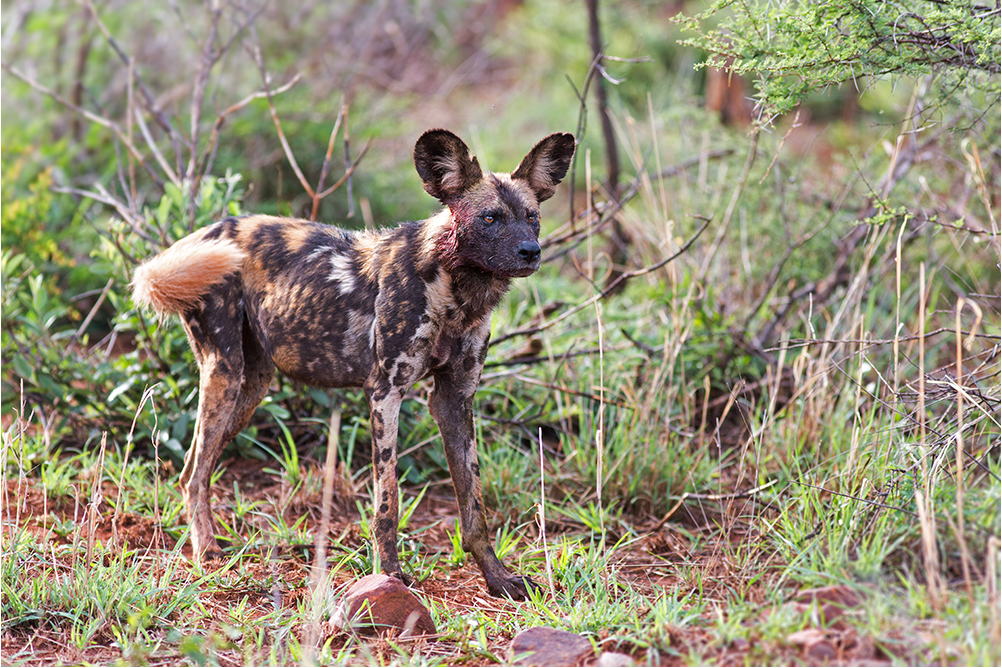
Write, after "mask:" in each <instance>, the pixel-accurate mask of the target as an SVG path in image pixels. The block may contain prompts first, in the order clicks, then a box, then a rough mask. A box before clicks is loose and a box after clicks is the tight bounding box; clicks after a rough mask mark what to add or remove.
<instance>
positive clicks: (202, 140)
mask: <svg viewBox="0 0 1002 668" xmlns="http://www.w3.org/2000/svg"><path fill="white" fill-rule="evenodd" d="M590 9H592V10H596V11H595V12H594V13H593V17H594V18H597V19H598V23H595V22H594V20H593V21H589V10H590ZM2 12H3V15H2V16H3V35H2V60H3V112H4V115H5V120H6V122H5V123H3V125H2V147H0V160H2V175H3V176H2V213H0V215H2V266H0V270H2V362H3V371H2V374H0V382H2V406H0V410H2V417H3V443H2V447H3V452H2V457H0V461H2V462H3V467H4V472H3V489H2V490H0V497H2V503H3V521H4V524H3V533H2V538H3V564H2V571H3V573H2V587H3V597H2V598H3V602H2V619H3V622H2V651H3V658H4V661H5V663H10V664H22V663H24V664H51V663H80V662H83V661H87V662H93V663H115V662H124V663H129V664H137V663H150V664H156V663H178V662H183V663H190V664H221V663H226V664H244V663H248V664H261V663H277V664H289V663H292V662H300V661H303V662H307V661H319V662H322V663H338V664H340V663H352V662H355V663H363V664H366V663H373V662H378V663H398V664H419V663H420V664H425V663H428V664H432V663H446V664H470V663H498V662H506V661H508V660H509V657H507V656H506V654H505V652H506V649H505V648H506V643H507V641H508V640H509V639H510V638H511V636H512V635H513V634H514V633H516V632H518V631H519V630H521V629H523V628H527V627H529V626H532V625H540V624H545V625H550V626H557V627H560V628H564V629H568V630H571V631H574V632H578V633H584V634H586V635H588V636H589V637H590V638H592V639H593V641H594V643H595V644H596V647H597V648H599V649H605V650H618V651H620V652H624V653H627V654H630V655H631V656H632V657H633V659H634V660H636V661H637V662H639V663H646V664H682V663H692V664H705V663H710V662H720V663H723V662H729V663H735V662H737V663H750V664H768V663H798V662H806V663H820V662H833V663H834V662H851V661H854V660H859V661H870V662H891V663H904V664H915V663H945V662H950V663H959V664H979V665H998V664H999V662H1000V661H1002V651H1000V638H999V575H1000V573H999V556H1000V554H999V552H1000V503H1002V500H1000V482H999V481H1000V479H999V474H1000V470H999V469H1000V465H999V443H1000V432H1002V427H1000V417H999V399H1000V390H999V387H1000V377H999V346H1000V320H1002V317H1000V296H999V295H1000V282H1002V278H1000V269H999V263H1000V259H999V258H1000V240H999V216H1000V171H1002V170H1000V155H1002V153H1000V121H999V117H1000V114H999V41H1000V28H999V25H1000V21H999V16H1000V9H999V4H998V3H997V2H996V3H995V4H994V5H991V4H984V5H982V4H978V3H977V2H972V1H968V0H928V1H921V2H913V3H908V7H905V6H903V5H900V4H896V3H890V2H870V1H869V0H860V1H858V2H855V1H854V2H848V3H847V2H837V3H836V2H828V1H827V0H823V1H821V2H810V3H807V2H788V3H765V2H761V3H745V2H742V3H733V2H728V1H718V2H716V3H708V2H707V3H704V2H700V1H689V2H685V1H682V2H672V3H663V2H643V1H641V0H629V1H624V2H618V3H604V4H602V5H601V6H597V3H595V2H585V3H571V4H568V3H562V2H548V1H545V0H525V1H524V2H523V1H518V0H475V1H461V0H422V1H420V2H404V1H402V0H382V1H381V2H376V3H368V2H344V3H337V2H335V3H311V2H306V3H298V4H297V5H296V6H295V7H292V8H290V7H289V6H287V5H282V6H280V3H255V2H251V1H247V2H244V1H243V0H227V1H220V2H211V3H208V2H207V3H198V2H191V1H188V0H175V1H173V2H169V3H160V4H156V3H154V4H153V5H151V4H150V3H137V2H127V1H124V0H106V1H104V2H94V1H93V0H84V1H83V2H78V3H73V2H64V1H60V0H56V1H55V2H49V3H40V2H21V3H14V4H11V3H6V4H5V5H4V7H3V10H2ZM596 29H597V30H598V32H597V33H596V32H595V31H596ZM430 127H448V128H450V129H452V130H454V131H456V132H457V133H458V134H460V135H461V136H463V137H464V138H465V139H467V141H468V142H469V143H470V145H471V147H472V148H473V149H474V151H475V153H477V155H478V156H479V157H480V159H481V161H482V162H483V163H485V164H486V165H488V166H489V167H490V168H492V169H496V170H507V169H511V168H512V167H514V165H515V164H516V162H517V160H518V159H519V158H520V157H521V156H522V155H524V154H525V152H526V151H527V150H528V149H529V148H530V147H531V146H532V144H533V143H534V142H535V141H536V140H538V139H539V138H540V137H542V136H543V135H545V134H547V133H549V132H553V131H557V130H569V131H576V134H577V135H578V138H579V141H580V146H579V150H578V153H577V156H576V159H575V165H574V168H573V170H572V174H571V175H570V176H569V178H568V183H567V185H566V186H563V187H562V189H561V190H560V191H559V192H558V195H557V197H555V198H554V199H553V200H551V201H550V202H549V203H547V205H546V208H544V218H545V219H546V221H545V223H544V228H543V235H544V237H545V239H544V248H545V257H546V261H545V263H544V268H543V269H542V270H541V272H540V273H539V274H537V275H536V276H534V277H532V278H531V279H528V280H522V281H518V282H516V284H515V285H514V287H513V289H512V292H511V294H510V295H509V297H508V299H507V300H506V301H505V302H504V304H503V305H502V307H501V308H500V309H499V310H498V312H497V313H496V315H495V320H494V324H493V333H494V334H493V343H492V348H491V352H490V356H489V359H488V363H487V369H486V370H485V374H484V382H483V383H482V388H481V391H480V392H479V393H478V398H477V406H476V411H477V416H478V430H479V432H480V434H479V435H480V443H481V446H480V447H481V459H482V469H483V470H484V472H485V477H484V483H485V495H486V496H487V497H488V505H489V507H490V508H491V509H492V516H491V521H492V523H493V525H494V526H495V527H496V528H497V531H498V533H497V547H498V550H499V552H501V553H502V554H503V555H505V557H506V560H507V561H508V562H509V563H510V564H512V565H513V566H515V567H517V568H518V569H520V570H521V571H523V572H528V573H531V574H532V575H533V577H535V578H536V580H537V581H538V582H541V583H545V587H544V588H545V589H546V593H545V594H544V595H543V597H542V598H541V600H536V601H532V602H528V603H525V604H518V605H515V604H511V603H507V602H495V601H490V602H487V601H485V599H484V598H483V593H482V591H481V583H480V581H479V580H478V579H477V578H476V577H475V566H471V565H470V564H467V563H466V562H465V557H464V555H463V554H462V551H461V550H460V549H459V548H458V543H459V539H458V527H457V526H456V524H455V516H456V511H455V508H454V501H452V500H451V498H450V494H451V487H450V486H449V485H448V472H447V468H446V464H445V461H444V456H443V454H442V452H441V449H440V446H439V444H438V436H437V432H436V430H435V428H434V424H433V422H432V421H431V419H430V417H429V416H428V412H427V408H426V398H427V392H428V387H427V386H426V385H419V386H417V387H415V388H414V391H413V394H412V396H411V398H410V399H409V400H408V401H407V402H405V406H404V413H403V415H402V426H401V443H400V451H401V453H402V456H401V467H400V473H401V475H402V476H403V477H404V478H405V480H406V481H407V484H405V486H404V490H403V492H402V493H403V496H404V502H403V503H402V506H401V507H403V508H406V509H407V512H406V513H405V516H404V517H403V518H402V520H401V525H402V526H401V528H402V538H401V549H402V551H403V554H404V556H405V558H406V559H407V561H408V563H409V568H410V569H411V571H412V572H413V573H414V574H415V575H416V576H417V579H418V580H419V581H420V585H419V590H420V591H421V592H423V594H424V596H425V598H426V600H427V601H428V602H429V605H430V606H431V608H432V612H433V615H434V617H435V619H436V622H437V624H438V627H439V630H440V632H441V635H440V637H439V638H438V639H436V640H434V641H426V642H422V643H418V644H394V643H392V642H387V641H380V642H374V643H373V642H368V643H367V642H365V641H364V640H362V639H359V638H356V637H353V636H348V635H346V634H342V633H336V632H331V631H330V630H329V629H327V630H324V628H323V627H320V628H317V626H316V622H317V621H318V620H320V619H323V618H325V610H327V607H325V606H330V605H332V602H333V601H334V600H335V599H336V595H333V596H327V595H326V592H328V591H329V588H334V590H335V591H336V588H337V587H339V586H341V585H342V584H343V583H345V582H347V581H348V580H350V579H352V578H353V577H354V576H357V575H361V574H364V573H365V572H367V571H369V570H371V568H372V556H371V551H370V548H369V545H368V542H367V532H368V524H367V517H368V512H369V511H368V484H369V478H370V473H371V471H370V470H369V465H368V462H369V450H368V447H369V437H368V415H367V411H366V410H365V407H364V401H363V399H362V397H361V394H360V393H359V392H356V391H341V390H338V391H321V390H315V389H310V388H302V387H296V386H293V385H292V384H291V383H290V382H289V381H287V380H284V379H281V378H278V377H276V379H275V381H274V384H273V386H272V392H271V393H270V395H269V397H268V398H267V399H266V400H265V402H264V404H263V405H262V406H261V408H260V409H259V410H258V413H257V415H256V417H255V419H254V421H253V422H252V425H251V427H249V428H248V429H247V430H246V431H245V433H244V434H242V435H241V436H240V437H238V438H237V439H236V440H235V441H234V443H232V444H231V445H230V446H229V448H228V450H227V454H226V455H225V456H224V460H225V461H224V464H223V470H222V471H221V472H220V474H219V476H218V477H217V481H216V484H215V488H214V494H215V495H216V498H217V501H216V504H215V510H216V514H217V519H218V521H219V522H220V529H221V533H222V535H223V537H225V538H227V539H228V540H229V542H230V545H231V548H230V552H229V553H230V555H231V557H232V559H231V560H230V561H229V563H227V564H226V566H225V567H224V568H222V569H219V570H215V571H211V572H204V571H203V570H202V569H201V567H200V566H198V565H197V564H192V563H190V562H189V561H188V560H186V559H185V558H184V556H185V554H186V552H185V548H186V540H185V538H186V535H185V531H186V526H185V522H184V518H183V515H182V514H181V502H180V497H179V493H178V491H177V471H178V470H179V469H180V463H181V461H182V458H183V456H184V452H185V448H186V446H187V444H188V442H189V440H190V437H191V432H192V426H193V420H194V415H195V410H196V407H197V376H196V372H195V367H194V364H193V360H192V357H191V354H190V352H189V351H188V349H187V343H186V342H185V340H184V335H183V332H182V331H181V329H180V326H179V324H178V323H177V322H176V321H171V322H168V323H165V324H159V323H156V322H154V321H153V320H152V319H151V318H150V317H149V315H148V314H144V313H142V312H139V311H137V310H135V309H134V308H133V307H132V305H131V303H130V302H129V296H128V283H129V280H130V275H131V272H132V269H133V268H134V267H135V265H136V263H137V262H138V261H140V260H142V259H143V258H146V257H148V256H149V255H151V254H152V253H154V252H156V251H157V250H158V249H160V248H162V247H164V246H166V245H168V244H169V243H170V242H172V241H173V240H175V239H177V238H179V237H180V236H183V235H184V234H185V233H186V232H187V231H189V230H191V229H194V228H197V227H200V226H202V225H205V224H208V223H209V222H211V221H214V220H216V219H218V218H219V217H221V216H224V215H227V214H233V213H240V212H250V211H253V212H271V213H280V214H283V215H295V216H305V217H311V216H313V217H316V218H317V219H319V220H324V221H332V222H336V223H338V224H342V225H346V226H349V227H363V226H376V227H379V226H385V225H391V224H394V223H395V222H398V221H401V220H405V219H420V218H423V217H426V216H428V215H430V214H431V213H433V212H434V210H435V203H434V202H433V201H432V200H431V199H430V198H429V197H428V196H427V195H425V194H424V193H423V190H422V188H421V185H420V182H419V179H418V177H417V175H416V174H415V173H414V170H413V168H412V166H411V159H410V151H411V150H412V147H413V142H414V140H415V138H416V137H417V136H418V135H419V134H420V132H422V131H423V130H425V129H427V128H430ZM333 186H337V187H336V189H334V190H332V191H330V192H326V191H328V190H330V189H331V188H332V187H333ZM669 259H670V260H671V261H669V262H666V260H669ZM338 411H339V412H340V422H337V421H335V420H333V419H332V413H336V412H338ZM332 424H337V425H339V426H338V428H337V429H335V432H336V433H334V434H331V433H330V430H331V425H332ZM329 443H334V444H335V447H336V448H337V456H338V464H337V467H338V468H337V476H336V481H335V506H336V512H335V517H336V519H335V520H334V522H333V524H332V525H331V526H330V527H328V529H329V530H328V531H327V532H326V533H324V532H323V531H322V527H326V525H322V524H321V522H320V518H321V509H320V499H321V496H322V485H323V479H324V461H325V457H326V454H325V453H326V450H327V447H328V444H329ZM544 517H545V521H543V518H544ZM544 532H545V533H544ZM322 533H323V534H324V535H325V536H326V537H327V539H329V540H330V542H331V550H332V552H331V554H332V555H333V560H332V561H331V562H330V566H331V568H330V571H329V573H328V572H327V569H326V568H325V569H323V573H324V577H325V578H327V580H324V581H323V582H324V584H323V585H322V586H319V585H317V584H316V582H319V581H320V580H317V581H314V582H311V581H310V570H309V563H310V558H311V557H312V554H313V553H312V550H311V549H310V546H312V545H313V544H314V542H315V541H316V540H317V537H318V535H320V534H322ZM457 583H460V584H457ZM314 591H317V592H320V594H319V595H318V598H317V600H319V601H320V603H319V604H318V605H314V604H313V598H311V594H312V592H314ZM818 592H821V593H818ZM815 599H819V600H820V599H824V600H834V601H836V602H837V603H839V604H840V605H841V606H842V607H837V608H834V609H833V608H830V607H825V606H821V605H820V604H816V605H812V604H810V603H811V601H814V600H815ZM318 638H319V641H318V640H317V639H318ZM315 648H318V649H315Z"/></svg>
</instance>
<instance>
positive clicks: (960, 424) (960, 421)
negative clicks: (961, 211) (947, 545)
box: [955, 297, 974, 610]
mask: <svg viewBox="0 0 1002 668" xmlns="http://www.w3.org/2000/svg"><path fill="white" fill-rule="evenodd" d="M966 303H967V300H966V299H964V298H963V297H961V298H960V299H959V300H958V301H957V314H956V326H957V353H956V354H957V374H956V378H957V386H958V388H959V387H960V385H961V383H962V381H963V378H964V364H963V361H964V345H963V339H961V331H960V313H961V311H963V310H964V305H965V304H966ZM956 484H957V526H956V528H955V531H956V533H957V543H959V544H960V564H961V568H962V569H963V572H964V586H965V587H966V589H967V598H968V600H969V601H970V603H971V609H972V610H973V609H974V587H973V585H972V584H971V570H970V566H969V563H968V562H969V561H970V553H969V552H968V549H967V539H966V538H965V537H964V393H963V392H960V391H958V392H957V479H956Z"/></svg>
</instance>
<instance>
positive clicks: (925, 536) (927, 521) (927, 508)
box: [915, 262, 942, 610]
mask: <svg viewBox="0 0 1002 668" xmlns="http://www.w3.org/2000/svg"><path fill="white" fill-rule="evenodd" d="M925 312H926V276H925V262H921V263H920V264H919V313H918V328H919V333H924V332H925ZM918 348H919V353H918V357H919V359H918V367H919V390H918V408H917V413H918V423H919V424H918V429H919V443H918V445H919V457H920V460H919V461H920V463H921V475H922V485H921V487H920V488H916V490H915V497H916V499H915V500H916V509H917V510H918V514H919V528H920V530H921V534H922V555H923V561H924V564H925V573H926V587H927V588H928V590H929V596H930V598H931V599H932V604H933V607H934V608H936V609H937V610H938V609H939V608H940V606H941V604H942V600H941V597H940V587H939V555H938V553H937V551H936V517H935V514H934V511H933V508H932V505H933V499H932V484H931V479H930V478H931V475H932V474H931V473H930V471H929V464H928V461H927V459H928V457H927V453H926V452H925V447H926V423H925V337H922V336H920V337H919V340H918Z"/></svg>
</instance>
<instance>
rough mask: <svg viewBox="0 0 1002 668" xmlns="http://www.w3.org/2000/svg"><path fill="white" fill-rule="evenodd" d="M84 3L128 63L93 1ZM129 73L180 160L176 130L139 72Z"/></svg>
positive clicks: (96, 22)
mask: <svg viewBox="0 0 1002 668" xmlns="http://www.w3.org/2000/svg"><path fill="white" fill-rule="evenodd" d="M85 3H86V5H87V9H89V10H90V14H91V18H93V19H94V23H95V24H96V25H97V27H98V29H99V30H100V31H101V34H102V35H104V38H105V39H106V40H107V41H108V44H109V45H110V46H111V48H112V50H113V51H114V52H115V53H116V54H118V57H119V58H120V59H121V60H122V62H123V63H125V64H126V65H128V63H129V57H128V56H127V55H126V54H125V51H123V50H122V47H120V46H119V45H118V42H117V41H115V38H114V37H112V36H111V32H110V31H109V30H108V28H107V26H105V25H104V22H103V21H102V20H101V17H100V16H98V13H97V9H95V8H94V3H93V2H92V1H91V0H85ZM131 74H132V76H134V77H135V81H136V83H137V84H138V85H139V92H140V93H142V94H143V99H144V100H145V101H146V108H147V109H148V110H149V111H150V113H151V114H152V115H153V117H154V118H155V119H156V121H157V123H158V124H159V125H160V127H162V128H163V129H164V130H165V131H166V132H167V134H168V135H170V138H171V142H172V144H173V146H174V155H175V157H176V158H177V159H178V160H180V158H181V151H180V147H179V146H178V133H177V130H176V129H175V128H174V126H173V125H172V124H171V122H170V119H169V118H168V117H167V116H166V115H165V114H164V113H163V111H161V110H160V108H159V107H157V105H156V102H155V101H154V99H153V95H152V94H151V93H150V91H149V89H148V88H147V87H146V84H145V83H144V82H143V79H142V77H140V76H139V73H138V72H136V71H135V70H132V72H131ZM167 171H168V172H172V171H173V170H167ZM177 171H178V172H180V171H181V165H180V163H179V164H178V166H177ZM172 180H173V181H174V183H175V184H177V183H179V181H178V180H177V179H172Z"/></svg>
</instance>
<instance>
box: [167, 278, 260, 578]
mask: <svg viewBox="0 0 1002 668" xmlns="http://www.w3.org/2000/svg"><path fill="white" fill-rule="evenodd" d="M183 321H184V327H185V331H186V332H187V334H188V339H189V341H190V342H191V347H192V350H193V351H194V353H195V359H196V360H197V362H198V370H199V396H198V417H197V418H196V420H195V435H194V438H193V440H192V444H191V448H190V449H189V450H188V454H187V456H186V457H185V462H184V470H183V471H182V472H181V495H182V496H183V497H184V505H185V510H186V511H187V514H188V522H189V525H190V529H191V545H192V552H193V556H194V557H195V558H201V559H203V560H208V559H212V558H216V557H220V556H222V551H221V550H220V549H219V544H218V543H217V542H216V537H215V530H214V528H213V523H212V508H211V505H210V494H209V482H210V480H211V478H212V472H213V471H214V470H215V468H216V460H218V459H219V454H220V453H221V452H222V450H223V447H224V446H225V445H226V443H227V442H228V441H229V439H230V438H232V436H234V435H235V434H236V433H238V432H239V431H240V429H239V428H238V429H236V430H234V427H236V423H237V422H240V421H241V420H242V421H243V422H244V423H245V422H246V420H247V419H249V417H250V412H253V411H252V409H250V411H248V409H247V406H248V405H249V403H250V402H251V400H252V399H253V398H254V397H253V396H252V395H250V394H247V393H246V390H247V389H252V390H253V394H255V395H256V394H257V393H258V392H261V388H260V387H259V381H255V386H254V387H253V388H248V387H246V386H245V382H244V372H245V364H244V333H243V329H244V315H243V313H242V309H241V308H240V287H239V283H238V279H236V278H231V279H230V280H228V281H227V282H226V283H225V284H224V285H222V286H220V287H219V288H218V289H217V290H215V291H214V292H213V293H212V294H210V295H208V296H207V297H206V298H205V302H204V304H202V305H201V306H197V307H194V308H192V309H190V310H188V311H187V312H185V313H184V315H183ZM259 376H260V374H259V373H258V374H255V376H254V377H255V378H257V377H259ZM264 391H267V384H266V383H265V385H264ZM260 398H261V397H260V396H257V401H260ZM255 405H256V404H255ZM242 427H243V424H241V425H240V428H242Z"/></svg>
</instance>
